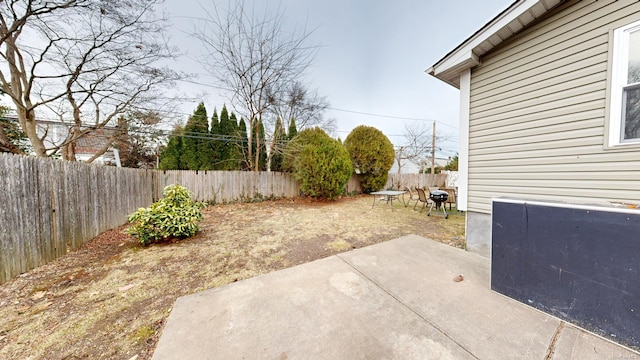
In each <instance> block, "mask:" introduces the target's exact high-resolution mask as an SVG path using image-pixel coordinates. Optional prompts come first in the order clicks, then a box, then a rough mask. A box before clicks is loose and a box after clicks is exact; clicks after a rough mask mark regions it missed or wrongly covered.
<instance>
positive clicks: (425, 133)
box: [395, 123, 447, 174]
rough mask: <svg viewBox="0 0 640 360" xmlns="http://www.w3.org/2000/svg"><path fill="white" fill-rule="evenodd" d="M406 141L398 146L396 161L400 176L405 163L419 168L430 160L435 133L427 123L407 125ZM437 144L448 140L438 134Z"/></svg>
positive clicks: (405, 128) (405, 129) (405, 131)
mask: <svg viewBox="0 0 640 360" xmlns="http://www.w3.org/2000/svg"><path fill="white" fill-rule="evenodd" d="M403 135H404V141H403V143H402V145H400V146H396V149H395V151H396V152H395V161H396V164H397V165H398V174H400V173H401V171H402V165H403V161H405V160H406V161H410V162H412V163H414V164H416V165H418V166H420V165H421V164H423V163H424V160H425V159H428V158H430V153H431V151H432V149H433V138H434V137H433V133H432V130H431V129H430V126H429V124H427V123H405V124H404V133H403ZM435 139H436V143H439V142H440V141H445V140H447V138H446V136H443V135H439V134H437V133H436V136H435Z"/></svg>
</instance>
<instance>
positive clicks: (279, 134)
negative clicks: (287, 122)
mask: <svg viewBox="0 0 640 360" xmlns="http://www.w3.org/2000/svg"><path fill="white" fill-rule="evenodd" d="M286 143H287V134H285V131H284V125H282V120H280V118H278V119H277V120H276V126H275V129H274V130H273V142H272V143H271V159H270V162H269V168H270V169H271V171H282V170H283V169H282V161H283V157H284V154H283V152H284V148H285V147H286V146H287V144H286Z"/></svg>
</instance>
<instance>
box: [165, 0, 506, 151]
mask: <svg viewBox="0 0 640 360" xmlns="http://www.w3.org/2000/svg"><path fill="white" fill-rule="evenodd" d="M247 1H251V0H247ZM257 1H258V3H260V4H263V5H265V4H266V6H269V7H278V6H280V8H281V9H282V11H283V12H284V16H285V20H286V23H287V26H291V27H294V26H297V27H302V26H305V24H306V27H307V28H308V29H315V30H314V32H313V34H312V36H311V39H310V41H311V42H312V43H315V44H320V45H321V48H320V50H319V52H318V54H317V56H316V58H315V61H314V63H313V65H312V66H311V68H310V69H309V71H308V73H307V74H306V79H305V80H306V82H307V83H309V84H310V86H311V87H312V88H315V89H317V91H318V92H319V94H320V95H322V96H326V97H327V100H328V101H329V103H330V109H329V111H328V112H327V114H326V116H327V117H330V118H334V119H335V120H336V124H337V128H338V129H337V132H336V133H335V134H334V135H335V136H339V137H340V138H342V139H344V138H345V137H346V136H347V135H348V133H349V132H350V131H351V130H352V129H353V128H354V127H356V126H358V125H369V126H374V127H376V128H378V129H380V130H381V131H383V132H384V133H385V134H386V135H387V136H388V137H389V139H390V140H391V142H392V143H394V145H401V143H402V141H403V138H402V136H398V135H402V134H403V132H404V123H405V122H406V123H416V122H418V123H425V124H428V125H429V126H431V124H432V122H433V120H436V121H437V128H438V130H437V132H438V133H440V134H442V135H444V136H446V137H448V138H449V140H448V141H445V142H442V143H440V144H437V146H438V148H441V149H442V150H441V151H439V153H438V157H447V156H451V155H453V154H455V153H456V149H457V139H458V137H457V128H458V113H459V111H458V107H459V105H458V90H457V89H455V88H453V87H451V86H449V85H447V84H445V83H443V82H441V81H439V80H437V79H435V78H433V77H431V76H429V75H427V74H426V73H425V72H424V71H425V70H426V69H427V68H429V67H430V66H431V65H433V64H434V63H435V62H437V61H438V60H439V59H440V58H442V57H443V56H444V55H445V54H446V53H448V52H449V51H451V50H452V49H453V48H454V47H456V46H457V45H458V44H460V43H461V42H462V41H464V40H465V39H466V38H468V37H469V36H470V35H472V34H473V33H474V32H475V31H476V30H478V29H479V28H481V27H482V26H483V25H484V24H486V23H487V22H488V21H490V20H491V19H492V18H493V17H494V16H496V15H497V14H498V13H500V12H501V11H502V10H504V9H506V8H507V7H508V6H509V5H511V3H512V2H513V1H512V0H483V1H477V0H449V1H432V0H427V1H418V0H394V1H390V0H389V1H381V0H375V1H371V0H323V1H312V0H257ZM214 2H215V3H216V4H219V6H222V7H226V5H227V0H222V1H220V0H182V1H174V0H169V1H167V2H166V3H165V5H166V8H167V11H168V12H169V15H170V17H171V20H172V22H173V24H174V27H175V30H176V31H174V32H173V34H174V35H173V41H174V43H175V44H176V45H177V46H179V47H180V48H181V50H182V51H184V52H186V53H187V54H189V55H188V56H186V57H185V58H183V60H182V61H181V65H180V66H181V67H183V69H182V70H184V71H188V72H190V73H198V74H203V75H201V77H200V78H199V79H198V80H199V81H201V82H205V83H206V82H211V79H209V78H208V77H207V76H206V75H205V74H206V73H205V71H204V70H202V69H200V66H199V64H197V63H196V62H194V61H191V60H190V59H189V57H193V56H197V55H199V53H198V52H199V51H200V50H199V45H198V43H197V41H195V40H193V39H189V37H188V35H186V33H190V32H192V28H193V25H192V23H191V19H190V18H193V17H199V16H201V14H202V13H203V10H202V9H203V8H211V7H212V4H213V3H214ZM180 89H181V90H182V91H184V92H186V93H188V94H190V95H192V96H195V97H196V100H195V101H193V102H185V103H184V104H183V105H182V112H184V113H186V114H188V113H191V112H192V111H193V109H195V107H196V105H197V103H198V102H199V101H204V102H205V104H206V105H207V107H208V109H210V111H211V110H213V107H218V108H220V107H221V106H222V104H223V103H225V98H224V94H221V93H218V91H217V90H215V89H213V88H209V87H203V86H196V85H193V84H188V83H181V85H180ZM344 110H347V111H344ZM358 112H361V113H368V114H377V115H382V116H371V115H365V114H359V113H358ZM394 117H400V118H410V119H420V120H409V119H398V118H394ZM185 118H186V116H185Z"/></svg>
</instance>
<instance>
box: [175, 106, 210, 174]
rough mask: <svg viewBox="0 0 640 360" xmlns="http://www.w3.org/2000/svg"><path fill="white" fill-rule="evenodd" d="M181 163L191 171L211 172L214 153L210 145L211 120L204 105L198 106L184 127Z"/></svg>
mask: <svg viewBox="0 0 640 360" xmlns="http://www.w3.org/2000/svg"><path fill="white" fill-rule="evenodd" d="M184 135H185V137H184V139H182V155H181V157H180V162H181V165H182V166H185V167H186V168H187V169H189V170H210V169H211V167H212V165H211V163H212V161H213V151H212V149H211V146H210V144H209V140H210V139H209V136H208V135H209V120H208V118H207V109H206V108H205V106H204V103H200V104H198V107H197V108H196V110H195V111H194V112H193V115H192V116H191V117H190V118H189V120H188V121H187V125H185V127H184Z"/></svg>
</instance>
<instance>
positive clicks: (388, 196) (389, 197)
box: [370, 190, 406, 209]
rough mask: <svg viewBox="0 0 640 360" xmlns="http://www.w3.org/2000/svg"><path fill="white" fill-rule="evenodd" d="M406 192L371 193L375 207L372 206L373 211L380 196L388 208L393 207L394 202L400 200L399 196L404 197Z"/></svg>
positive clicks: (386, 191) (385, 191) (384, 191)
mask: <svg viewBox="0 0 640 360" xmlns="http://www.w3.org/2000/svg"><path fill="white" fill-rule="evenodd" d="M405 192H406V191H401V190H383V191H374V192H372V193H370V194H371V195H373V205H371V208H372V209H373V207H374V206H375V205H376V198H377V197H379V196H382V198H381V199H380V201H386V202H387V206H390V207H393V200H398V196H400V195H403V194H404V193H405Z"/></svg>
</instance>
